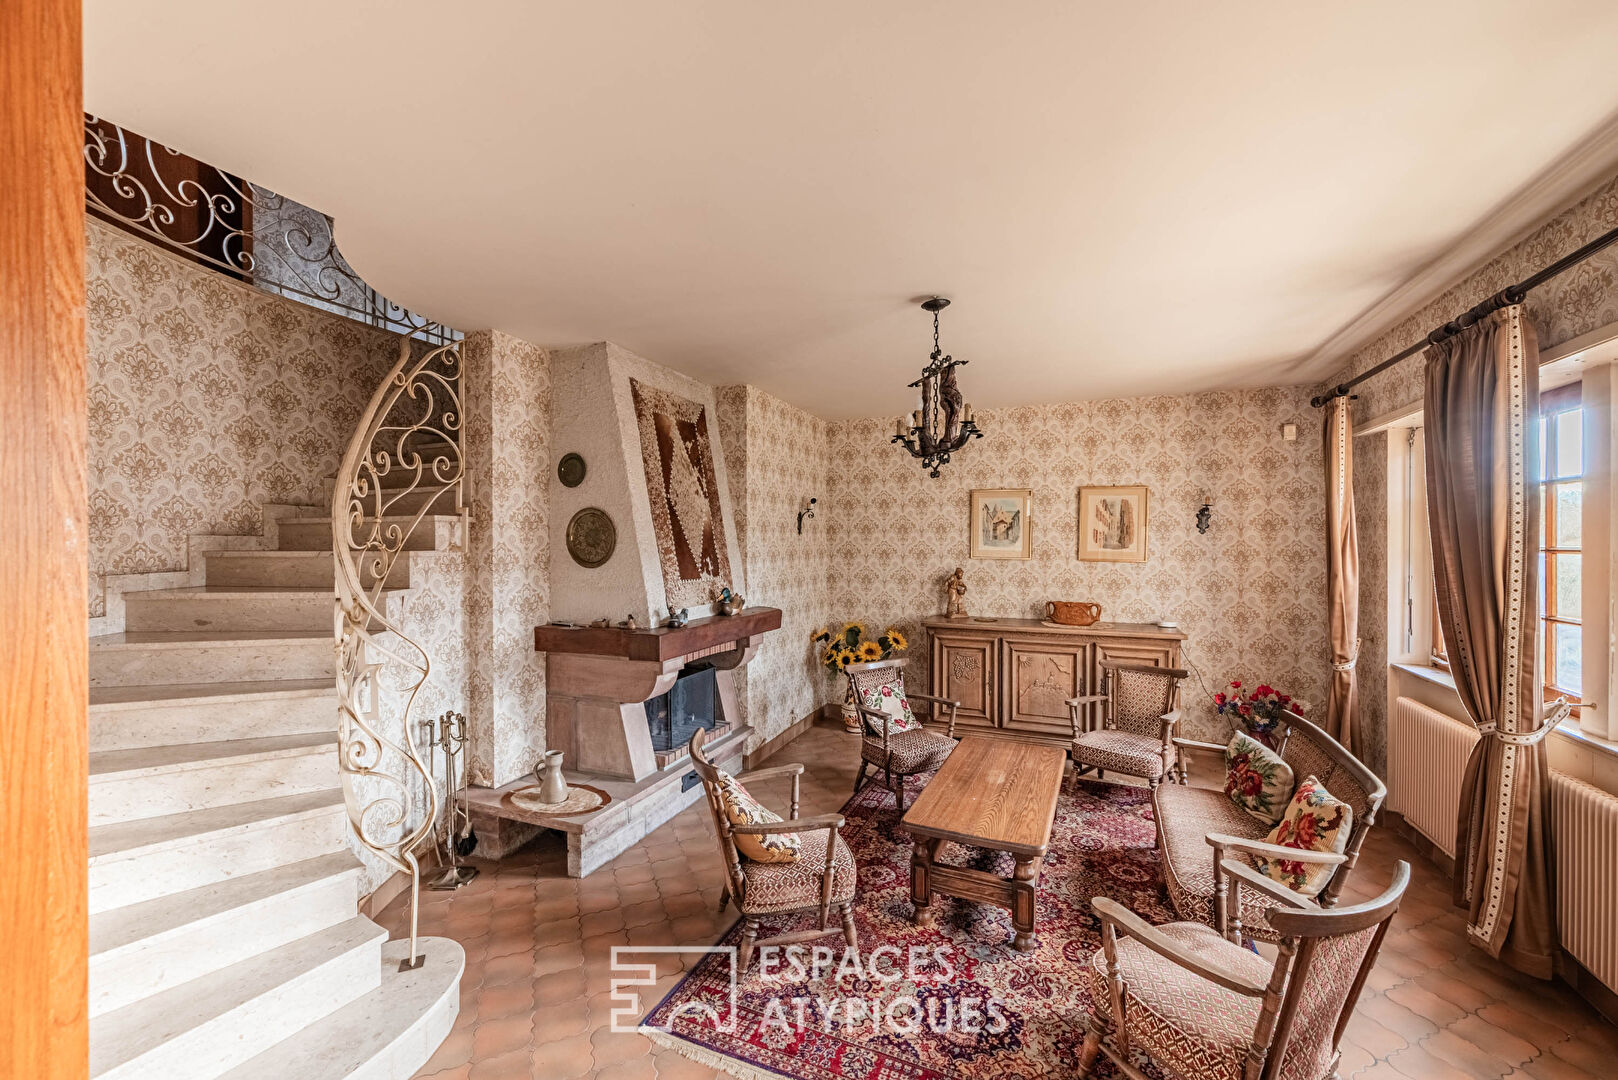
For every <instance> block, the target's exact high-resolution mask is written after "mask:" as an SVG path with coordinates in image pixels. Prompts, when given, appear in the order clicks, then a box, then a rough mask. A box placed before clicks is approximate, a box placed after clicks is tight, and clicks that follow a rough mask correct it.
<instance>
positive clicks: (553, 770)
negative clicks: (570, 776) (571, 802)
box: [539, 750, 567, 803]
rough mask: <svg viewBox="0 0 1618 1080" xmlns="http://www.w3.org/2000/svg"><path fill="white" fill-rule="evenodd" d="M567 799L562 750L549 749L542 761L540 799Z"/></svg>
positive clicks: (554, 800)
mask: <svg viewBox="0 0 1618 1080" xmlns="http://www.w3.org/2000/svg"><path fill="white" fill-rule="evenodd" d="M566 799H567V779H566V778H565V777H564V776H563V775H562V752H561V751H560V750H547V751H546V752H545V757H544V758H543V759H541V762H540V776H539V800H540V802H548V803H559V802H563V801H565V800H566Z"/></svg>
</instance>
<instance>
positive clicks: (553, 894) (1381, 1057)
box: [380, 727, 1618, 1080]
mask: <svg viewBox="0 0 1618 1080" xmlns="http://www.w3.org/2000/svg"><path fill="white" fill-rule="evenodd" d="M858 753H859V752H858V746H857V744H856V742H855V741H854V740H853V738H852V737H850V736H844V735H843V734H842V733H841V732H840V731H838V730H837V729H835V728H832V727H816V728H814V729H812V730H811V731H809V732H806V733H805V734H804V735H802V736H801V737H800V738H798V739H797V740H795V741H794V742H793V743H792V744H791V745H789V746H787V747H786V748H785V749H783V750H782V751H780V752H779V753H778V754H777V755H776V756H775V757H774V758H773V759H772V760H771V763H772V764H776V763H784V762H789V761H801V762H803V763H804V765H805V772H804V775H803V779H802V799H803V805H802V813H804V814H805V815H808V814H817V813H826V812H829V811H835V810H837V809H838V808H839V807H840V806H841V805H842V804H843V802H844V801H845V800H846V799H847V798H848V794H849V790H850V786H851V784H852V782H853V776H854V770H855V769H856V768H857V766H858V760H859V758H858ZM759 789H760V790H759V792H758V793H759V794H760V795H761V796H763V798H764V800H765V801H766V802H767V803H769V804H770V805H771V806H774V807H780V808H783V809H784V808H785V805H786V785H785V784H784V783H783V784H765V785H759ZM1396 859H1405V860H1407V861H1408V862H1409V863H1410V864H1411V868H1412V871H1413V878H1412V881H1411V886H1410V890H1409V892H1408V893H1407V894H1406V896H1405V901H1404V905H1403V907H1402V908H1401V910H1400V913H1399V916H1398V918H1397V919H1396V921H1395V923H1394V926H1393V929H1392V930H1391V931H1390V933H1389V934H1388V937H1387V941H1386V943H1385V945H1384V947H1383V950H1382V955H1381V958H1380V960H1379V962H1378V964H1377V967H1376V969H1375V970H1374V971H1373V972H1372V973H1371V976H1370V979H1369V983H1368V985H1367V987H1366V991H1365V994H1364V996H1363V998H1362V999H1361V1002H1360V1006H1359V1009H1358V1011H1357V1012H1356V1014H1355V1016H1354V1018H1353V1020H1352V1022H1351V1023H1350V1024H1349V1028H1348V1032H1347V1034H1346V1035H1345V1037H1344V1040H1343V1064H1342V1069H1341V1076H1342V1077H1343V1078H1344V1080H1347V1078H1348V1077H1351V1076H1357V1077H1363V1078H1364V1080H1383V1078H1390V1080H1451V1078H1454V1080H1463V1078H1480V1080H1493V1078H1501V1077H1509V1078H1511V1080H1598V1078H1611V1077H1614V1076H1618V1028H1615V1027H1614V1026H1613V1025H1612V1024H1609V1023H1608V1022H1606V1021H1605V1020H1604V1019H1603V1018H1602V1017H1601V1016H1600V1014H1599V1013H1597V1012H1596V1011H1595V1010H1594V1009H1592V1008H1591V1007H1590V1006H1589V1005H1587V1004H1586V1003H1585V1002H1584V1001H1583V1000H1582V999H1581V998H1579V997H1578V995H1576V994H1574V993H1573V992H1572V991H1571V990H1569V989H1568V988H1567V987H1565V986H1563V985H1562V984H1560V983H1541V982H1537V981H1535V980H1532V979H1526V978H1523V977H1521V976H1518V975H1516V974H1515V973H1513V972H1512V971H1510V970H1509V969H1508V968H1506V967H1504V966H1503V965H1501V964H1499V963H1497V962H1495V961H1494V960H1491V959H1490V958H1489V957H1487V956H1485V955H1484V954H1483V953H1481V952H1479V951H1478V950H1476V949H1474V948H1471V947H1470V946H1468V945H1467V943H1466V939H1465V927H1464V924H1463V922H1462V919H1461V917H1460V915H1459V913H1458V912H1457V910H1456V909H1455V908H1454V907H1452V906H1451V904H1450V901H1449V883H1448V881H1447V880H1446V879H1444V878H1443V877H1442V876H1441V875H1440V874H1439V873H1438V872H1437V871H1436V870H1435V869H1434V868H1433V867H1432V866H1431V865H1430V864H1429V863H1427V862H1425V861H1423V860H1422V858H1421V857H1420V856H1419V855H1418V854H1417V853H1416V851H1415V850H1414V849H1413V848H1412V847H1411V846H1410V845H1409V844H1408V843H1406V842H1405V841H1404V840H1402V839H1401V838H1400V837H1398V836H1396V835H1393V834H1391V833H1389V832H1387V831H1385V830H1382V829H1377V830H1374V831H1373V833H1372V835H1371V838H1370V839H1369V841H1368V842H1367V844H1366V847H1365V852H1364V855H1363V857H1362V860H1361V866H1360V869H1359V870H1358V871H1356V883H1357V888H1351V889H1350V890H1349V897H1350V898H1353V899H1359V898H1363V897H1366V896H1370V895H1373V894H1375V893H1376V892H1378V891H1380V887H1381V886H1382V885H1383V884H1384V883H1386V882H1387V880H1388V878H1389V876H1390V874H1391V872H1392V866H1393V862H1394V860H1396ZM474 861H475V860H474ZM478 865H479V866H480V868H481V869H482V871H483V873H482V874H481V875H480V876H479V877H478V879H477V880H476V881H475V882H473V883H472V884H471V885H469V886H467V887H466V888H464V889H461V890H460V891H458V892H455V893H424V894H423V903H422V917H421V924H422V932H423V933H426V934H438V935H443V936H447V937H452V938H454V939H455V940H457V941H459V942H460V943H461V944H462V945H463V946H465V948H466V961H467V963H466V976H465V978H464V979H463V980H462V983H461V1012H460V1016H459V1018H458V1019H457V1022H456V1024H455V1027H454V1030H453V1031H452V1032H451V1033H450V1036H449V1038H448V1039H447V1040H446V1041H445V1043H444V1045H443V1046H442V1047H440V1048H439V1050H438V1052H437V1053H436V1054H435V1055H434V1056H433V1058H432V1060H431V1061H430V1062H428V1064H427V1066H426V1068H424V1069H423V1070H422V1072H420V1073H419V1074H418V1076H423V1077H426V1076H433V1077H438V1078H440V1080H460V1078H466V1080H493V1078H496V1077H500V1078H504V1077H533V1078H535V1080H569V1078H572V1077H600V1078H601V1080H620V1078H621V1080H653V1078H661V1080H676V1078H680V1080H684V1078H688V1077H690V1078H697V1077H704V1078H705V1077H713V1076H716V1075H719V1074H716V1073H715V1072H714V1070H712V1069H709V1068H705V1067H703V1066H700V1065H697V1064H695V1063H693V1062H691V1061H689V1060H688V1059H686V1058H684V1057H681V1056H680V1055H679V1054H676V1053H674V1052H672V1051H669V1050H660V1049H658V1048H657V1047H655V1046H653V1045H652V1044H651V1043H650V1042H649V1041H648V1040H647V1039H645V1038H644V1037H642V1036H640V1035H634V1034H614V1033H613V1032H612V1031H611V1030H610V1027H609V1012H610V1010H611V1007H612V1006H611V1004H610V1003H609V1001H608V996H609V991H608V974H607V965H608V955H609V950H610V948H611V947H612V946H613V945H627V944H671V943H679V944H686V943H706V942H711V941H713V940H715V939H717V938H718V937H719V936H720V934H721V933H722V932H723V931H724V930H725V928H726V927H727V926H728V925H729V924H730V923H731V922H733V921H734V919H735V913H734V909H733V908H732V909H728V910H727V912H726V914H725V916H724V917H723V918H720V917H717V916H716V915H715V905H716V903H717V901H718V898H719V890H720V886H721V880H722V879H721V871H720V861H719V854H718V851H717V848H716V845H715V844H714V839H713V834H712V826H711V825H710V824H709V822H708V819H707V809H706V808H705V807H704V806H703V805H702V804H701V803H698V804H696V805H694V806H692V807H690V808H688V809H687V810H685V811H684V812H683V813H681V814H680V815H679V816H678V817H676V818H675V819H674V820H673V821H670V822H668V823H667V824H666V825H664V826H663V827H662V828H660V829H658V830H657V831H656V832H654V833H652V834H651V835H650V836H648V837H647V838H646V839H645V840H643V841H642V842H641V843H639V844H637V845H636V846H635V847H633V848H631V849H630V850H629V851H627V852H625V853H624V854H623V855H620V856H619V857H618V858H617V859H615V860H613V861H612V862H611V863H610V864H609V865H607V866H605V867H603V868H602V869H600V870H597V871H596V872H595V873H594V874H592V875H590V876H589V877H588V878H585V879H583V880H582V881H576V880H573V879H571V878H569V877H568V876H567V874H566V853H565V850H564V848H563V845H562V843H561V841H560V838H559V837H558V836H557V835H556V834H551V833H545V834H541V836H540V837H539V838H538V839H537V840H535V842H534V843H532V844H530V845H529V846H528V847H527V848H525V849H523V850H522V851H521V852H519V853H517V854H516V855H514V856H512V857H510V858H507V859H505V860H503V861H501V862H499V863H481V862H480V863H478ZM403 919H404V912H403V906H402V902H395V903H394V904H393V905H390V906H389V907H388V908H387V909H386V910H385V911H384V912H383V913H382V915H381V916H380V921H381V922H382V923H383V925H385V926H387V927H388V928H389V929H390V930H392V931H393V932H394V934H395V936H397V935H398V933H399V932H400V929H401V927H402V925H403ZM659 972H660V974H661V976H662V977H661V978H660V979H659V981H658V985H657V988H656V989H655V991H653V990H649V989H642V990H641V995H642V996H641V1000H642V1003H643V1004H644V1005H646V1006H647V1007H650V1005H651V1004H652V1003H654V1002H655V1001H657V1000H659V999H661V997H662V996H663V994H665V993H666V992H667V991H668V990H669V989H670V988H671V987H672V986H673V985H674V984H675V983H676V982H677V981H678V980H679V978H680V975H681V973H682V969H681V967H680V965H679V962H678V961H677V960H671V961H669V962H667V963H665V964H663V965H661V966H660V968H659Z"/></svg>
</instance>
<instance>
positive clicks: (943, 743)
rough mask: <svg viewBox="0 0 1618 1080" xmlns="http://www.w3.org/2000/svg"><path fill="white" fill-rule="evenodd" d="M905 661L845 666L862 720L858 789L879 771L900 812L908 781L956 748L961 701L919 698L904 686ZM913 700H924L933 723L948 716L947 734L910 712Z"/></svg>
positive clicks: (941, 761) (902, 811) (935, 764)
mask: <svg viewBox="0 0 1618 1080" xmlns="http://www.w3.org/2000/svg"><path fill="white" fill-rule="evenodd" d="M904 666H905V662H904V661H903V660H873V661H871V662H870V663H865V664H850V665H848V667H846V668H844V669H843V671H844V673H845V674H846V675H847V676H848V685H849V689H850V691H851V692H852V694H853V697H854V707H855V708H856V709H857V710H858V711H859V717H860V770H859V772H858V773H857V774H856V775H855V777H854V791H855V792H856V793H857V792H858V791H859V790H860V788H862V787H864V786H865V779H866V778H865V774H866V771H867V770H869V769H873V768H874V769H876V770H877V771H878V772H880V773H881V774H882V777H883V780H884V786H885V787H886V788H887V789H888V790H889V791H891V792H893V798H894V800H895V801H896V802H897V803H898V805H899V812H900V813H901V814H902V813H904V810H905V788H904V784H905V778H906V777H910V776H915V775H916V774H917V773H925V772H932V771H933V770H934V769H936V768H938V767H939V766H940V765H942V764H944V759H945V758H947V757H949V755H950V751H951V750H954V749H955V711H956V710H957V709H959V708H960V707H961V703H960V702H959V701H952V700H950V699H949V698H941V697H933V696H932V695H931V694H918V693H916V692H915V691H914V690H910V689H908V688H906V686H905V681H904ZM912 700H917V701H925V702H927V703H928V705H930V706H931V708H932V715H933V719H934V720H937V719H938V717H939V714H940V713H941V712H942V713H945V714H946V719H945V728H944V730H945V734H939V733H938V732H936V731H928V730H927V729H926V728H924V727H922V725H921V721H919V720H917V719H916V716H915V713H914V712H912V711H911V708H910V702H911V701H912Z"/></svg>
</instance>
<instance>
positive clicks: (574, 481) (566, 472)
mask: <svg viewBox="0 0 1618 1080" xmlns="http://www.w3.org/2000/svg"><path fill="white" fill-rule="evenodd" d="M556 478H557V479H558V480H560V481H561V482H562V486H563V487H570V488H572V487H578V486H579V485H580V484H582V483H584V459H583V458H582V457H580V456H579V455H578V454H563V455H562V460H561V461H558V462H557V463H556Z"/></svg>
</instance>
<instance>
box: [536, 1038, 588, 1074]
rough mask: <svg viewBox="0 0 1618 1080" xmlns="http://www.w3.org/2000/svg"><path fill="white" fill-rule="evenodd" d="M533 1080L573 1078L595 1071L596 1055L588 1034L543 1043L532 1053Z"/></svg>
mask: <svg viewBox="0 0 1618 1080" xmlns="http://www.w3.org/2000/svg"><path fill="white" fill-rule="evenodd" d="M530 1069H531V1073H530V1075H531V1076H532V1078H533V1080H573V1078H574V1077H580V1076H584V1075H586V1074H588V1073H591V1072H593V1071H595V1055H594V1053H593V1052H592V1047H591V1046H590V1037H589V1036H588V1035H575V1036H573V1037H572V1038H569V1039H558V1040H556V1041H555V1042H546V1043H541V1044H539V1045H537V1046H535V1047H534V1049H533V1052H532V1054H531V1060H530Z"/></svg>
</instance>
